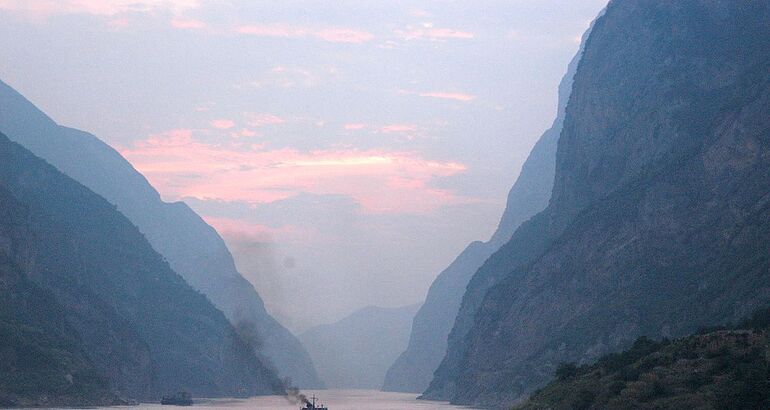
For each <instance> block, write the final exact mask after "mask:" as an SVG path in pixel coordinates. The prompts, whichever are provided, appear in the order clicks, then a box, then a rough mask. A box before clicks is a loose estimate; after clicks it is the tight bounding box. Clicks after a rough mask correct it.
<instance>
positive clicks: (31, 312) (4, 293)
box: [0, 187, 113, 407]
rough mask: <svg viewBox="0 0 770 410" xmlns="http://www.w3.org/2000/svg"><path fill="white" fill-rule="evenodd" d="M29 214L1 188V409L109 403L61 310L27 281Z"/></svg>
mask: <svg viewBox="0 0 770 410" xmlns="http://www.w3.org/2000/svg"><path fill="white" fill-rule="evenodd" d="M34 241H35V237H34V234H33V233H32V232H31V231H30V229H29V212H28V210H27V208H26V207H24V206H23V205H22V204H21V203H20V202H19V201H17V200H16V199H15V198H14V197H13V195H11V194H10V193H9V192H8V191H7V190H5V189H4V188H2V187H0V407H19V406H24V407H26V406H46V407H48V406H57V407H59V406H76V405H81V406H83V405H91V406H97V405H109V404H111V403H112V398H113V394H112V392H111V391H110V388H109V383H108V381H107V380H106V379H105V378H104V377H102V376H101V375H100V374H99V372H98V370H97V368H96V366H95V365H94V363H93V362H92V361H91V360H90V359H89V358H88V356H87V354H86V352H85V351H84V349H83V345H82V343H81V340H80V338H79V336H78V334H77V332H76V331H75V330H74V329H73V328H72V326H71V325H70V324H69V323H68V322H67V320H66V314H65V313H64V308H63V307H62V306H61V305H60V304H59V303H57V302H56V300H54V298H53V297H52V295H51V294H50V293H49V292H46V291H45V290H44V289H42V288H41V287H39V286H37V285H36V284H35V283H33V282H32V281H31V280H30V279H29V276H28V274H29V272H30V271H31V269H32V267H33V266H34V258H33V255H32V248H33V244H34Z"/></svg>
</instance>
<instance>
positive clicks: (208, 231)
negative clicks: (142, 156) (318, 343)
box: [0, 82, 320, 387]
mask: <svg viewBox="0 0 770 410" xmlns="http://www.w3.org/2000/svg"><path fill="white" fill-rule="evenodd" d="M0 131H2V132H3V133H5V134H6V135H8V137H9V138H10V139H11V140H13V141H15V142H18V143H19V144H21V145H23V146H24V147H26V148H27V149H29V150H30V151H32V152H33V153H34V154H35V155H37V156H39V157H41V158H43V159H45V160H46V161H48V162H49V163H50V164H52V165H53V166H55V167H57V168H58V169H59V170H60V171H62V172H63V173H65V174H66V175H68V176H70V177H71V178H73V179H75V180H76V181H78V182H80V183H82V184H83V185H85V186H86V187H88V188H89V189H91V190H93V191H94V192H96V193H97V194H99V195H100V196H102V197H104V198H105V199H107V200H108V201H109V202H111V203H113V204H115V205H116V206H117V208H118V210H119V211H120V212H122V213H123V214H124V215H126V216H127V217H128V218H129V219H130V220H131V222H133V223H134V224H135V225H136V226H137V227H138V228H139V230H140V231H141V232H142V233H143V234H144V235H145V236H146V237H147V239H148V240H149V241H150V243H151V244H152V246H153V247H154V248H155V249H156V250H157V251H158V252H159V253H160V254H161V255H163V257H164V258H165V259H166V260H167V261H168V262H169V264H170V265H171V268H172V269H174V271H176V272H177V273H179V274H180V275H181V276H182V277H183V278H184V279H185V280H186V281H187V282H188V283H189V284H190V285H191V286H192V287H193V288H195V289H197V290H198V291H200V292H202V293H203V294H205V295H206V296H207V297H208V298H209V299H210V300H211V301H212V302H213V303H214V305H215V306H216V307H217V308H219V309H220V310H222V312H224V313H225V315H226V316H227V317H228V319H229V320H230V321H231V323H233V324H234V325H236V326H238V327H240V326H247V327H249V328H251V329H256V331H257V333H258V334H256V335H254V336H255V337H258V338H259V343H258V344H257V345H258V346H259V353H260V355H261V356H262V357H264V358H266V359H269V360H270V361H271V362H272V364H273V365H274V366H275V367H276V368H277V369H278V371H279V373H280V374H281V376H282V377H289V378H291V379H292V381H293V382H294V383H295V384H298V385H300V386H302V387H319V386H320V382H319V380H318V377H317V375H316V373H315V369H314V367H313V364H312V362H311V361H310V357H309V356H308V354H307V352H306V351H305V350H304V348H303V347H302V345H301V344H300V343H299V341H298V340H297V339H296V338H295V337H294V335H292V334H291V333H290V332H289V331H288V330H287V329H286V328H284V327H283V326H281V325H280V324H279V323H278V322H277V321H276V320H275V319H274V318H273V317H272V316H270V314H269V313H268V312H267V310H266V309H265V306H264V303H263V302H262V299H261V298H260V296H259V295H258V294H257V292H256V290H255V289H254V287H253V286H252V284H251V283H249V282H248V281H247V280H246V279H244V278H243V277H242V276H241V275H240V273H238V271H237V270H236V268H235V263H234V262H233V258H232V255H231V254H230V252H229V251H228V249H227V247H226V246H225V243H224V241H223V240H222V238H221V237H220V236H219V234H217V232H216V231H215V230H214V229H213V228H212V227H211V226H209V225H207V224H206V223H205V222H204V221H203V220H202V219H201V218H200V217H199V216H198V215H197V214H195V212H193V211H192V210H191V209H190V208H189V207H188V206H187V205H186V204H184V203H183V202H176V203H165V202H163V201H162V200H161V198H160V195H159V194H158V192H157V191H156V190H155V189H154V188H153V187H152V186H151V185H150V184H149V183H148V182H147V180H146V179H145V178H144V177H143V176H142V175H141V174H140V173H139V172H137V171H136V170H135V169H134V168H133V167H132V166H131V164H129V163H128V161H126V160H125V159H124V158H123V157H122V156H121V155H120V154H119V153H118V152H117V151H115V150H114V149H112V148H111V147H110V146H109V145H107V144H105V143H104V142H102V141H101V140H99V139H98V138H97V137H95V136H93V135H91V134H88V133H85V132H82V131H78V130H75V129H72V128H66V127H62V126H59V125H57V124H56V123H55V122H54V121H53V120H51V119H50V118H49V117H48V116H46V115H45V114H44V113H43V112H41V111H40V110H39V109H37V108H36V107H35V106H34V105H33V104H32V103H30V102H29V101H28V100H26V99H25V98H24V97H23V96H22V95H20V94H19V93H17V92H16V91H15V90H13V89H12V88H11V87H9V86H8V85H6V84H4V83H2V82H0Z"/></svg>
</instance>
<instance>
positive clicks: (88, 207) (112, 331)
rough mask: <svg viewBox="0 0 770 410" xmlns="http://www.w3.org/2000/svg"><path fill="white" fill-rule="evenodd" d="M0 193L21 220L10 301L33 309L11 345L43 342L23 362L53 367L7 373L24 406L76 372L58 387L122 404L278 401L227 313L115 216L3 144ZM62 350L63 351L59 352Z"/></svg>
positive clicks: (10, 247)
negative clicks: (109, 394)
mask: <svg viewBox="0 0 770 410" xmlns="http://www.w3.org/2000/svg"><path fill="white" fill-rule="evenodd" d="M0 188H1V189H2V193H3V194H4V197H5V199H6V202H8V203H9V204H10V206H9V209H8V210H6V211H4V212H6V213H9V212H11V213H15V214H16V215H15V217H14V218H6V219H4V222H5V224H4V226H3V229H2V231H4V232H11V234H8V235H7V237H5V238H4V239H5V241H4V245H5V246H4V248H5V251H6V252H4V254H5V259H6V260H7V265H6V267H7V268H8V269H10V270H11V271H12V272H13V271H15V274H12V275H11V277H13V276H16V278H15V282H16V283H17V284H18V285H17V286H15V291H14V287H11V288H10V289H9V290H8V293H9V296H10V297H13V298H17V300H19V301H20V302H21V303H24V304H26V306H24V305H13V304H12V305H11V306H10V307H9V308H10V309H17V310H18V312H17V313H13V312H11V314H9V315H8V316H7V319H6V320H5V323H8V322H11V323H13V322H14V321H16V325H17V327H18V328H19V329H21V330H22V332H19V333H17V332H12V333H11V335H12V339H14V338H17V337H19V338H32V337H34V335H35V334H36V333H37V334H40V335H41V336H42V341H41V342H40V344H39V345H38V346H36V345H35V344H34V343H33V344H32V345H29V346H27V345H22V346H21V350H20V349H18V348H16V351H17V352H21V353H24V354H26V355H29V354H30V353H32V352H34V351H35V350H38V351H43V353H45V354H46V356H47V357H49V358H50V359H51V360H53V361H54V362H53V363H51V362H48V359H47V358H46V356H39V357H29V356H21V357H16V361H17V362H16V365H15V366H17V367H18V369H16V368H12V369H10V373H11V375H12V377H11V379H12V380H13V379H15V380H16V382H17V383H19V384H21V385H22V390H21V392H20V393H21V394H19V395H20V396H22V399H24V397H26V396H25V393H26V394H30V395H35V394H39V392H40V391H43V392H44V391H46V390H48V389H56V388H57V387H56V385H55V384H54V385H50V384H48V383H47V379H56V378H55V376H56V375H57V373H59V374H61V373H63V372H65V371H67V372H68V371H70V368H71V369H72V370H74V371H73V372H72V373H66V374H65V375H64V378H63V379H58V380H54V381H55V383H57V384H62V383H65V382H66V383H72V384H75V383H76V382H77V383H80V384H81V385H82V384H84V383H85V384H87V385H86V387H87V388H90V389H91V390H92V391H93V392H94V393H96V394H98V395H101V394H103V392H102V391H101V389H102V388H103V387H104V385H103V384H102V383H101V381H102V380H104V381H108V382H109V386H110V388H111V390H113V391H114V392H115V393H117V394H118V395H119V396H124V397H130V398H135V399H140V400H157V399H159V398H160V396H161V395H162V394H165V393H169V392H176V391H180V390H185V391H189V392H190V393H192V394H193V395H195V396H198V397H222V396H240V397H242V396H249V395H258V394H272V393H278V392H281V391H282V384H281V381H280V380H279V379H278V377H277V376H276V375H275V374H274V373H273V372H272V370H271V369H270V368H269V367H267V366H265V365H264V364H263V363H262V362H260V361H259V360H258V359H257V357H256V356H255V355H254V354H253V353H252V351H251V347H250V346H248V345H247V344H246V343H245V342H244V341H243V340H242V338H241V337H240V336H239V335H238V334H237V333H236V331H235V329H234V328H233V327H232V326H231V325H230V323H229V322H228V321H227V319H226V318H225V316H224V315H223V314H222V312H220V311H219V310H217V309H216V308H215V307H214V306H213V305H212V304H211V303H210V302H209V301H208V299H206V297H205V296H203V295H202V294H200V293H198V292H196V291H195V290H193V289H192V288H191V287H190V286H189V285H188V284H187V283H186V282H185V281H184V279H182V278H181V277H180V276H179V275H177V274H176V273H175V272H174V271H172V270H171V268H170V267H169V265H168V264H167V263H166V262H165V261H164V260H163V258H162V257H161V256H160V255H159V254H158V253H157V252H155V250H153V249H152V247H151V246H150V244H149V243H148V242H147V240H146V239H145V238H144V236H143V235H142V234H141V233H140V232H139V231H138V230H137V229H136V227H135V226H134V225H132V224H131V222H130V221H129V220H128V219H126V218H125V217H124V216H123V215H122V214H121V213H119V212H118V211H117V210H116V209H115V206H113V205H111V204H109V203H108V202H107V201H106V200H104V199H103V198H101V197H100V196H98V195H96V194H95V193H93V192H92V191H90V190H88V189H87V188H86V187H84V186H82V185H80V184H79V183H77V182H75V181H74V180H72V179H70V178H69V177H67V176H65V175H63V174H61V173H60V172H59V171H58V170H56V169H55V168H54V167H52V166H50V165H49V164H47V163H45V162H44V161H43V160H41V159H40V158H37V157H35V156H34V155H33V154H32V153H30V152H29V151H27V150H26V149H24V148H23V147H21V146H20V145H18V144H16V143H13V142H11V141H10V140H8V139H7V138H6V137H5V136H4V135H1V134H0ZM14 232H17V233H15V234H14ZM18 232H20V233H18ZM4 286H5V285H4ZM41 299H45V300H43V301H41ZM37 303H40V305H38V304H37ZM6 309H7V308H6ZM6 309H4V310H6ZM46 310H49V311H53V313H52V314H51V315H50V316H48V315H47V314H44V312H45V311H46ZM28 325H29V327H28ZM48 329H52V332H51V334H50V337H51V341H50V343H49V342H47V341H46V338H47V337H48V336H49V335H48V331H47V330H48ZM21 343H24V341H23V340H22V341H21ZM36 343H37V342H36ZM57 345H61V346H64V347H65V348H64V349H63V352H62V353H61V354H60V353H58V352H57V349H56V346H57ZM3 347H4V350H5V343H4V346H3ZM70 357H72V358H74V360H73V361H72V362H71V361H70V360H69V358H70ZM57 362H59V363H57ZM6 366H7V364H6ZM28 366H32V369H30V368H29V367H28ZM46 367H48V368H49V370H48V371H46V370H45V368H46ZM36 368H40V369H41V370H43V371H40V370H37V369H36ZM78 370H82V373H80V374H79V372H78ZM20 375H27V376H29V379H27V380H24V379H22V378H21V377H20ZM38 383H44V385H43V386H40V385H38ZM41 387H42V390H38V389H39V388H41ZM86 387H81V388H82V389H85V388H86ZM3 395H5V393H4V394H3ZM22 401H24V400H22ZM88 401H90V400H86V402H88ZM38 404H41V403H38ZM77 405H83V403H79V402H78V403H77Z"/></svg>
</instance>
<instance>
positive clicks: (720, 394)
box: [516, 309, 770, 410]
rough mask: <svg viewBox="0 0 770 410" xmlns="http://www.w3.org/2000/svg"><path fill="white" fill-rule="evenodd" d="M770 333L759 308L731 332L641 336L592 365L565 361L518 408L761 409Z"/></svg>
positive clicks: (769, 398) (769, 393)
mask: <svg viewBox="0 0 770 410" xmlns="http://www.w3.org/2000/svg"><path fill="white" fill-rule="evenodd" d="M769 332H770V314H769V312H768V310H767V309H764V310H762V311H760V312H757V313H756V314H754V315H753V317H752V319H750V320H748V321H746V322H745V323H743V324H741V325H739V326H737V327H735V328H731V329H718V330H712V331H708V332H701V333H699V334H696V335H693V336H688V337H684V338H681V339H676V340H673V341H669V340H663V341H660V342H655V341H652V340H650V339H648V338H645V337H641V338H639V339H638V340H637V341H636V342H634V344H633V346H632V347H631V348H630V349H628V350H626V351H624V352H622V353H613V354H610V355H607V356H603V357H602V358H600V359H599V360H598V362H597V363H596V364H594V365H590V366H588V365H585V366H580V367H577V366H575V364H563V365H562V366H560V367H559V368H558V369H557V371H556V374H557V378H556V380H554V381H552V382H551V383H549V384H548V385H547V386H546V387H545V388H543V389H542V390H539V391H537V392H535V393H534V394H533V396H532V397H531V398H530V399H529V400H528V401H527V402H526V403H524V404H522V405H520V406H518V407H516V409H517V410H539V409H542V410H545V409H554V410H560V409H565V410H567V409H628V408H634V409H671V410H674V409H706V408H720V409H739V408H740V409H766V408H768V407H770V385H769V384H768V383H767V378H768V373H770V355H768V353H770V337H768V335H769V334H770V333H769Z"/></svg>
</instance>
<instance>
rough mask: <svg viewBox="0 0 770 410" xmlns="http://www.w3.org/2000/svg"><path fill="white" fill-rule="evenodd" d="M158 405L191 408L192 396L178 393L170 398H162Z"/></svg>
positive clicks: (186, 393) (181, 392)
mask: <svg viewBox="0 0 770 410" xmlns="http://www.w3.org/2000/svg"><path fill="white" fill-rule="evenodd" d="M160 404H162V405H164V406H192V404H193V400H192V395H191V394H190V393H188V392H186V391H180V392H179V393H177V394H174V395H171V396H163V399H161V401H160Z"/></svg>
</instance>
